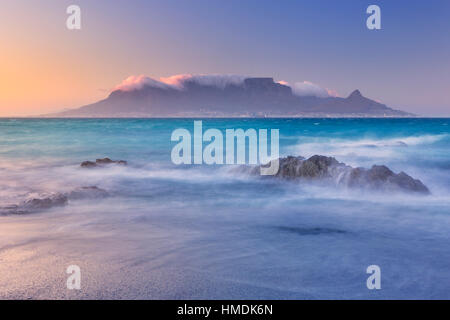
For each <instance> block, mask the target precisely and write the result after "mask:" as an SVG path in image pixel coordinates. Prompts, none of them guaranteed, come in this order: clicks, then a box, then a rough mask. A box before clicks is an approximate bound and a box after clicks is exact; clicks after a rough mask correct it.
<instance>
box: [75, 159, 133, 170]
mask: <svg viewBox="0 0 450 320" xmlns="http://www.w3.org/2000/svg"><path fill="white" fill-rule="evenodd" d="M109 164H119V165H124V166H126V165H127V164H128V163H127V162H126V161H125V160H111V159H110V158H103V159H96V160H95V162H93V161H83V162H82V163H81V166H82V167H84V168H95V167H99V166H104V165H109Z"/></svg>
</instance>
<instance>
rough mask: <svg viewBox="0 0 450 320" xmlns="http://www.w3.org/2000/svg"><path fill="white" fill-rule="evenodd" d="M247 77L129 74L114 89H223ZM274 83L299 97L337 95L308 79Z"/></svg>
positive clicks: (239, 82) (239, 83) (242, 81)
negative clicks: (193, 85)
mask: <svg viewBox="0 0 450 320" xmlns="http://www.w3.org/2000/svg"><path fill="white" fill-rule="evenodd" d="M246 78H248V77H246V76H240V75H219V74H218V75H192V74H177V75H173V76H170V77H161V78H160V79H159V80H156V79H153V78H150V77H147V76H144V75H138V76H129V77H128V78H126V79H125V80H123V81H122V83H120V84H119V85H117V86H116V87H115V88H114V90H121V91H133V90H139V89H142V88H143V87H144V86H150V87H156V88H161V89H177V90H183V89H185V86H186V84H187V83H189V82H195V83H198V84H200V85H203V86H214V87H217V88H221V89H224V88H225V87H226V86H228V85H236V86H238V85H242V84H243V83H244V80H245V79H246ZM276 83H279V84H282V85H285V86H289V87H291V88H292V92H293V93H294V94H295V95H297V96H300V97H305V96H315V97H320V98H326V97H337V96H339V95H338V93H337V92H336V91H335V90H330V89H327V88H322V87H320V86H319V85H317V84H314V83H312V82H309V81H303V82H295V83H294V84H293V85H290V84H289V83H288V82H286V81H277V82H276Z"/></svg>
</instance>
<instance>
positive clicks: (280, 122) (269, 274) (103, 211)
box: [0, 118, 450, 299]
mask: <svg viewBox="0 0 450 320" xmlns="http://www.w3.org/2000/svg"><path fill="white" fill-rule="evenodd" d="M202 123H203V130H207V129H208V128H216V129H219V130H221V131H225V130H226V129H237V128H242V129H244V130H245V129H248V128H254V129H256V130H258V129H269V130H270V129H279V135H280V155H281V156H288V155H294V156H298V155H301V156H304V157H310V156H313V155H316V154H318V155H327V156H333V157H335V158H336V159H337V160H338V161H340V162H344V163H346V164H348V165H351V166H353V167H364V168H370V167H371V166H372V165H374V164H378V165H386V166H388V167H389V168H390V169H391V170H393V171H394V172H396V173H398V172H401V171H404V172H406V173H407V174H408V175H410V176H412V177H414V178H415V179H419V180H421V181H422V182H423V183H424V184H425V185H426V186H427V187H428V189H429V190H430V195H417V194H411V193H396V192H386V191H383V190H371V191H369V190H366V189H355V188H343V187H337V186H335V185H324V184H317V183H314V182H311V181H285V180H281V179H262V178H261V177H255V176H249V175H245V174H239V173H237V172H235V171H233V170H230V167H231V166H229V165H206V164H199V165H175V164H173V163H172V161H171V151H172V148H173V147H174V145H175V144H176V143H175V142H173V141H171V134H172V132H173V131H174V130H175V129H177V128H186V129H188V130H190V131H192V130H193V124H194V119H0V174H1V179H0V208H1V209H0V298H2V299H12V298H21V299H23V298H32V299H53V298H55V299H79V298H81V299H419V298H424V299H449V298H450V268H449V265H450V197H449V196H450V152H449V150H450V126H449V124H450V119H448V118H433V119H431V118H430V119H423V118H402V119H392V118H385V119H368V118H345V119H331V118H326V119H325V118H324V119H321V118H314V119H202ZM104 157H109V158H111V159H113V160H126V161H127V162H128V164H127V165H126V166H123V165H110V166H106V167H104V168H93V169H89V168H83V167H81V166H80V163H82V162H83V161H86V160H90V161H93V160H94V161H95V159H97V158H104ZM93 186H95V187H97V188H100V189H102V190H105V192H107V194H108V195H107V196H101V197H96V196H92V197H90V196H88V197H85V198H83V197H80V198H78V199H77V198H70V199H69V200H68V202H67V203H64V205H62V204H61V205H55V206H49V207H48V208H41V209H40V210H35V211H33V212H25V211H24V212H19V211H14V210H11V208H14V206H15V205H17V204H20V203H22V202H23V201H25V200H26V199H30V197H31V198H33V197H41V196H42V195H43V194H55V193H59V194H67V193H70V192H71V191H73V190H77V188H81V187H93ZM70 265H77V266H79V267H80V270H81V289H80V290H69V289H67V286H66V280H67V278H68V277H69V275H68V274H67V273H66V269H67V267H68V266H70ZM371 265H376V266H379V268H380V270H381V289H378V290H377V289H374V290H369V289H368V287H367V283H366V281H367V278H368V277H369V276H370V274H368V273H367V268H368V266H371Z"/></svg>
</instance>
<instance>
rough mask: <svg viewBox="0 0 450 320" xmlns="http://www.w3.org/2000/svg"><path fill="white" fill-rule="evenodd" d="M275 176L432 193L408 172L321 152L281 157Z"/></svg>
mask: <svg viewBox="0 0 450 320" xmlns="http://www.w3.org/2000/svg"><path fill="white" fill-rule="evenodd" d="M245 170H246V171H248V172H249V173H251V174H259V172H260V167H259V166H258V167H246V169H245ZM245 170H244V171H245ZM268 177H271V176H268ZM272 177H277V178H281V179H288V180H294V179H303V180H324V181H327V180H328V181H330V182H331V183H334V184H336V185H338V186H346V187H350V188H361V189H363V188H368V189H374V190H384V191H404V192H415V193H421V194H429V193H430V191H429V190H428V188H427V187H426V186H425V185H424V184H423V183H422V182H421V181H420V180H417V179H414V178H412V177H411V176H409V175H407V174H406V173H404V172H400V173H394V172H393V171H392V170H390V169H389V168H388V167H386V166H384V165H373V166H372V167H371V168H370V169H365V168H360V167H358V168H353V167H351V166H348V165H346V164H345V163H342V162H339V161H337V160H336V159H335V158H333V157H326V156H321V155H315V156H312V157H310V158H309V159H305V158H303V157H300V156H299V157H293V156H288V157H286V158H280V159H279V170H278V173H277V174H276V175H275V176H272Z"/></svg>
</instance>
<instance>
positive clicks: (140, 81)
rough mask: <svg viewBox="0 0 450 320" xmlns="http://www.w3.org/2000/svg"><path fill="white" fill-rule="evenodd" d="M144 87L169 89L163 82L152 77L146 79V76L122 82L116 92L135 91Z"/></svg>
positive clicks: (131, 77) (134, 77)
mask: <svg viewBox="0 0 450 320" xmlns="http://www.w3.org/2000/svg"><path fill="white" fill-rule="evenodd" d="M144 86H151V87H156V88H163V89H167V88H169V86H168V85H167V84H165V83H163V82H161V81H158V80H155V79H152V78H150V77H146V76H144V75H139V76H129V77H128V78H126V79H125V80H123V81H122V83H120V84H119V85H117V86H116V87H115V88H114V90H121V91H133V90H139V89H142V87H144Z"/></svg>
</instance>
